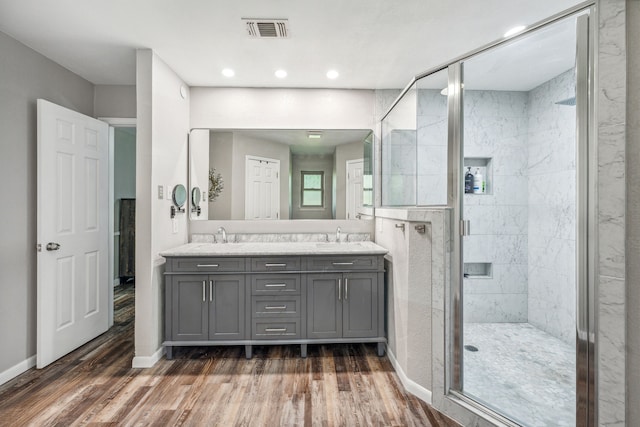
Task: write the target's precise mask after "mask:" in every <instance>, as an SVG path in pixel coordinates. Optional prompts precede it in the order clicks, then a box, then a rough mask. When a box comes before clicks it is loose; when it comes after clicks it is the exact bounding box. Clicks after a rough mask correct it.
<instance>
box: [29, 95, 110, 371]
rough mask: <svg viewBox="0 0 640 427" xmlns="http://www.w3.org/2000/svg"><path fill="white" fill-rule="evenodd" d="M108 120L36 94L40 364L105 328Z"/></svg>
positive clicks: (107, 262)
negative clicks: (101, 119)
mask: <svg viewBox="0 0 640 427" xmlns="http://www.w3.org/2000/svg"><path fill="white" fill-rule="evenodd" d="M108 162H109V151H108V126H107V124H106V123H103V122H101V121H99V120H95V119H93V118H91V117H88V116H85V115H82V114H79V113H77V112H75V111H72V110H68V109H66V108H63V107H60V106H58V105H55V104H52V103H51V102H48V101H45V100H42V99H39V100H38V212H37V221H38V232H37V234H38V235H37V237H38V245H39V251H38V257H37V258H38V272H37V273H38V279H37V281H38V295H37V310H38V315H37V318H38V320H37V346H38V347H37V367H38V368H42V367H44V366H47V365H48V364H50V363H51V362H53V361H55V360H56V359H58V358H60V357H62V356H63V355H65V354H67V353H69V352H70V351H72V350H74V349H75V348H77V347H79V346H81V345H82V344H84V343H86V342H87V341H90V340H91V339H93V338H95V337H96V336H98V335H100V334H101V333H103V332H105V331H106V330H107V328H108V315H109V303H108V290H109V289H108V287H109V268H108V267H109V265H108V264H109V245H108V242H109V221H108V218H109V209H108V198H109V175H108V174H109V163H108Z"/></svg>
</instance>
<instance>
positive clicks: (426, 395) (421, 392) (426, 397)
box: [387, 347, 433, 405]
mask: <svg viewBox="0 0 640 427" xmlns="http://www.w3.org/2000/svg"><path fill="white" fill-rule="evenodd" d="M387 357H389V361H390V362H391V365H393V369H395V370H396V373H397V374H398V377H399V378H400V382H401V383H402V385H403V386H404V388H405V389H406V390H407V391H408V392H409V393H411V394H413V395H415V396H416V397H417V398H419V399H420V400H422V401H424V402H426V403H428V404H429V405H431V404H433V402H432V398H431V396H432V395H431V390H427V389H426V388H424V387H422V386H421V385H420V384H418V383H416V382H415V381H413V380H411V379H410V378H409V377H407V374H406V373H405V372H404V370H403V369H402V366H400V363H398V360H397V359H396V356H395V354H393V352H392V351H390V350H389V347H387Z"/></svg>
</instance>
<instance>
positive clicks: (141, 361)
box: [131, 347, 164, 369]
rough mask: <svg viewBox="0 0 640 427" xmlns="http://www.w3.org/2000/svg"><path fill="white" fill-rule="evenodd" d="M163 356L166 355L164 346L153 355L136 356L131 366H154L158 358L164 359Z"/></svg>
mask: <svg viewBox="0 0 640 427" xmlns="http://www.w3.org/2000/svg"><path fill="white" fill-rule="evenodd" d="M162 356H164V347H160V348H159V349H158V350H157V351H156V352H155V353H153V354H152V355H151V356H135V357H134V358H133V360H132V361H131V367H132V368H134V369H138V368H152V367H153V365H155V364H156V362H158V360H160V359H162Z"/></svg>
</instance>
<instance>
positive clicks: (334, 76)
mask: <svg viewBox="0 0 640 427" xmlns="http://www.w3.org/2000/svg"><path fill="white" fill-rule="evenodd" d="M339 75H340V74H339V73H338V72H337V71H336V70H329V71H327V78H329V79H331V80H334V79H337V78H338V76H339Z"/></svg>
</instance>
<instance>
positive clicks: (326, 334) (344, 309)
mask: <svg viewBox="0 0 640 427" xmlns="http://www.w3.org/2000/svg"><path fill="white" fill-rule="evenodd" d="M378 302H379V301H378V274H377V273H320V274H308V275H307V331H308V333H307V336H308V338H318V339H327V338H373V337H376V336H378V333H379V332H378V325H379V322H380V319H379V318H378Z"/></svg>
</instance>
